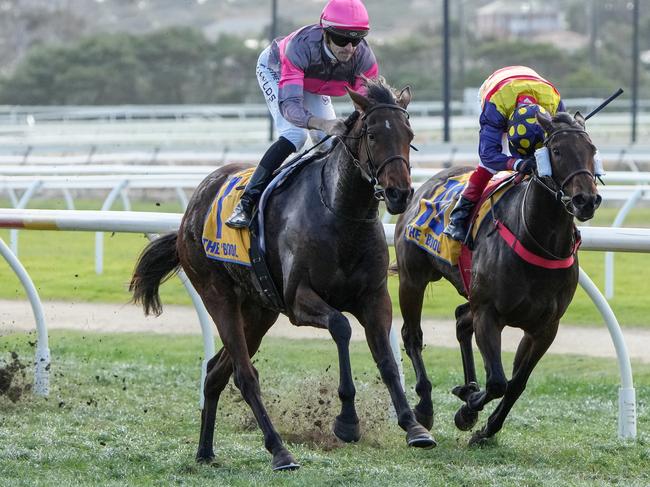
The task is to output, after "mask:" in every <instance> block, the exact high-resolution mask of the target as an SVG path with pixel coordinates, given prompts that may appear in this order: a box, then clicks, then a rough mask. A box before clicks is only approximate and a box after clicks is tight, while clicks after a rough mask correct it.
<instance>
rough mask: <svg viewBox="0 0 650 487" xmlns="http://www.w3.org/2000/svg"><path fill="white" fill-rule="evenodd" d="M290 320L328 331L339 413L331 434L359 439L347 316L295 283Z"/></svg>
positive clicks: (350, 334) (348, 438) (348, 439)
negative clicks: (333, 351)
mask: <svg viewBox="0 0 650 487" xmlns="http://www.w3.org/2000/svg"><path fill="white" fill-rule="evenodd" d="M292 310H293V315H294V318H293V320H294V322H296V323H298V324H309V325H312V326H316V327H318V328H325V329H327V330H328V331H329V332H330V335H331V336H332V339H333V340H334V343H336V349H337V352H338V357H339V389H338V394H339V399H340V400H341V414H339V415H338V416H337V417H336V420H335V421H334V434H335V435H336V436H337V438H339V439H340V440H342V441H345V442H351V441H359V438H361V430H360V428H359V417H358V416H357V411H356V409H355V405H354V398H355V396H356V389H355V387H354V381H353V379H352V367H351V364H350V337H351V336H352V328H351V327H350V322H349V321H348V319H347V318H346V317H345V316H344V315H343V314H342V313H341V312H339V311H337V310H335V309H334V308H332V307H331V306H330V305H328V304H327V303H326V302H325V301H323V300H322V298H321V297H320V296H318V294H316V293H315V292H314V291H313V290H312V289H311V288H310V287H308V286H299V287H298V288H297V290H296V294H295V301H294V304H293V305H292Z"/></svg>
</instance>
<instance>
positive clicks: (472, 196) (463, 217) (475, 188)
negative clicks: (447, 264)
mask: <svg viewBox="0 0 650 487" xmlns="http://www.w3.org/2000/svg"><path fill="white" fill-rule="evenodd" d="M491 178H492V173H491V172H490V171H488V170H487V169H486V168H484V167H483V166H479V167H477V168H476V169H475V170H474V172H473V173H472V175H471V176H470V177H469V180H468V181H467V186H465V189H464V190H463V192H462V193H461V194H460V198H459V199H458V202H457V203H456V206H455V207H454V209H453V210H451V214H450V215H449V224H448V225H447V227H446V228H445V229H444V230H443V232H442V233H444V234H445V235H447V236H449V237H451V238H453V239H454V240H458V241H459V242H464V241H465V239H466V238H467V230H468V228H469V218H470V216H471V214H472V211H473V210H474V206H475V205H476V203H477V202H478V201H479V200H480V199H481V195H482V194H483V190H484V189H485V187H486V186H487V184H488V182H489V181H490V179H491Z"/></svg>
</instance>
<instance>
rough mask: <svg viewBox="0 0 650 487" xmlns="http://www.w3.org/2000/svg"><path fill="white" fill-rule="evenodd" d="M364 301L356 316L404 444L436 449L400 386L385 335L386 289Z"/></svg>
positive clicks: (388, 310)
mask: <svg viewBox="0 0 650 487" xmlns="http://www.w3.org/2000/svg"><path fill="white" fill-rule="evenodd" d="M365 298H366V299H364V300H363V302H362V308H361V310H360V312H359V313H355V314H356V316H357V318H358V319H359V321H360V322H361V324H362V325H363V327H364V329H365V331H366V340H367V342H368V346H369V347H370V351H371V353H372V357H373V358H374V359H375V362H376V363H377V368H378V369H379V373H380V374H381V378H382V379H383V381H384V383H385V384H386V387H387V388H388V392H389V393H390V396H391V399H392V401H393V406H394V407H395V411H396V412H397V421H398V424H399V425H400V427H401V428H402V429H403V430H404V431H406V441H407V444H408V445H409V446H414V447H419V448H432V447H434V446H436V441H435V440H434V439H433V437H432V436H431V435H430V434H429V432H428V431H427V429H426V428H425V427H424V426H422V425H421V424H420V423H418V422H417V420H416V418H415V414H414V413H413V411H412V410H411V408H410V407H409V404H408V401H407V399H406V394H405V393H404V389H402V384H401V383H400V378H399V370H398V368H397V363H396V362H395V357H394V356H393V352H392V350H391V348H390V339H389V337H388V334H389V331H390V327H391V315H392V312H391V308H392V306H391V301H390V296H389V295H388V290H387V289H385V288H384V289H382V290H380V291H378V293H377V294H376V295H373V296H366V297H365ZM418 330H419V328H418ZM420 340H421V338H420ZM429 387H430V386H429ZM429 390H430V389H429Z"/></svg>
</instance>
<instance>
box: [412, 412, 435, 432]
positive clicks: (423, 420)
mask: <svg viewBox="0 0 650 487" xmlns="http://www.w3.org/2000/svg"><path fill="white" fill-rule="evenodd" d="M413 414H415V420H416V421H417V422H418V423H420V424H421V425H422V426H424V427H425V428H426V429H428V430H429V431H431V428H433V414H425V413H421V412H420V411H418V408H417V407H415V408H414V409H413Z"/></svg>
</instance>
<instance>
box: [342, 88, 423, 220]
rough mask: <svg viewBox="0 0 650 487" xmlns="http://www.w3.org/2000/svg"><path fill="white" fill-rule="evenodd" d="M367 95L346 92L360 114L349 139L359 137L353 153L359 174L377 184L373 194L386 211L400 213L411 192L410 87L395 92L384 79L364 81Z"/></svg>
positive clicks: (411, 137) (404, 207)
mask: <svg viewBox="0 0 650 487" xmlns="http://www.w3.org/2000/svg"><path fill="white" fill-rule="evenodd" d="M366 86H367V88H368V94H367V96H363V95H361V94H359V93H356V92H353V91H349V90H348V93H349V95H350V98H352V101H353V102H354V106H355V109H356V110H357V111H358V112H359V113H360V117H359V118H358V120H357V122H356V123H355V124H354V126H353V127H352V129H351V130H350V133H349V135H348V138H351V139H354V138H358V139H359V144H358V145H357V147H356V151H354V152H356V154H357V156H356V157H357V160H358V165H359V169H360V170H361V173H362V175H363V176H364V177H365V178H366V179H367V180H368V181H369V182H370V183H371V184H373V185H375V186H379V190H378V191H377V193H376V195H377V197H378V198H381V197H382V196H383V198H384V199H385V201H386V208H387V209H388V212H389V213H391V214H393V215H395V214H397V213H403V212H404V210H406V205H407V204H408V201H409V199H410V197H411V195H412V194H413V188H412V187H411V165H410V162H409V151H410V144H411V141H412V140H413V131H412V130H411V126H410V124H409V120H408V112H407V111H406V107H407V106H408V104H409V102H410V101H411V89H410V88H409V87H406V88H404V89H403V90H402V91H401V92H400V93H399V94H395V93H394V92H393V90H392V89H391V88H390V87H388V86H387V85H386V84H385V83H384V82H383V80H367V81H366Z"/></svg>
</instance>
